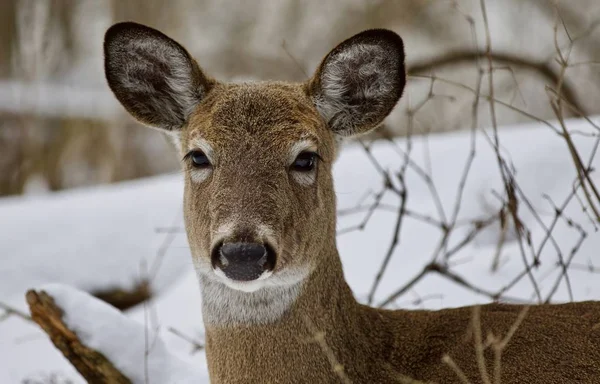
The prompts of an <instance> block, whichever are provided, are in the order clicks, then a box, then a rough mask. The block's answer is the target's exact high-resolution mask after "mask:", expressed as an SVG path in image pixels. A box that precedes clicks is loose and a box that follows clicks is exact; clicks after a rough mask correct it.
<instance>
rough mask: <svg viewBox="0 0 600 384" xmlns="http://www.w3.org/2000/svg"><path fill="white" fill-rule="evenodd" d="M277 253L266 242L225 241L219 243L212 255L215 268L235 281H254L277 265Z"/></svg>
mask: <svg viewBox="0 0 600 384" xmlns="http://www.w3.org/2000/svg"><path fill="white" fill-rule="evenodd" d="M275 260H276V258H275V253H274V252H273V250H272V248H271V247H270V246H268V245H265V244H260V243H250V242H225V243H221V244H219V245H217V246H216V247H215V248H214V250H213V252H212V256H211V262H212V265H213V268H214V269H215V270H217V269H218V270H221V271H222V272H223V274H225V276H226V277H227V278H229V279H231V280H235V281H252V280H256V279H258V278H259V277H261V276H262V275H263V274H264V273H265V272H268V271H272V270H273V268H274V267H275Z"/></svg>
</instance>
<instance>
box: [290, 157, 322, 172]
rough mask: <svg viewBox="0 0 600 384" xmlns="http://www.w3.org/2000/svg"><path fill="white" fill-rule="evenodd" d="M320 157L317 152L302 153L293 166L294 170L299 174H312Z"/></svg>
mask: <svg viewBox="0 0 600 384" xmlns="http://www.w3.org/2000/svg"><path fill="white" fill-rule="evenodd" d="M317 158H318V155H317V154H316V153H315V152H301V153H300V154H299V155H298V157H296V160H294V163H293V164H292V170H294V171H297V172H310V171H312V170H313V169H315V165H316V164H317Z"/></svg>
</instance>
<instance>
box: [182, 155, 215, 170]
mask: <svg viewBox="0 0 600 384" xmlns="http://www.w3.org/2000/svg"><path fill="white" fill-rule="evenodd" d="M186 157H188V158H189V159H191V160H192V165H193V166H194V167H195V168H206V167H210V160H208V156H206V154H205V153H204V152H202V151H191V152H190V153H188V154H187V155H186Z"/></svg>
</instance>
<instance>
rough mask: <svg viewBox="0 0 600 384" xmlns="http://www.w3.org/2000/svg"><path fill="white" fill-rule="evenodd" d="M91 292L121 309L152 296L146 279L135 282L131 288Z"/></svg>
mask: <svg viewBox="0 0 600 384" xmlns="http://www.w3.org/2000/svg"><path fill="white" fill-rule="evenodd" d="M91 294H92V296H95V297H96V298H97V299H100V300H102V301H104V302H105V303H108V304H110V305H112V306H113V307H115V308H117V309H119V310H121V311H123V310H125V309H129V308H131V307H134V306H136V305H138V304H141V303H143V302H144V301H146V300H150V298H151V297H152V291H151V289H150V284H149V283H148V281H146V280H142V281H140V282H139V283H136V285H135V286H134V287H133V288H132V289H131V290H124V289H120V288H116V289H110V290H105V291H93V292H91Z"/></svg>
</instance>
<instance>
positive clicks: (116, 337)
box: [38, 284, 208, 383]
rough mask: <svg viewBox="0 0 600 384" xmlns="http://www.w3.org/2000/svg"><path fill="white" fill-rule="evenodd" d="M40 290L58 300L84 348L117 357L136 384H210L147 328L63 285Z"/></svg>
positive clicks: (113, 360)
mask: <svg viewBox="0 0 600 384" xmlns="http://www.w3.org/2000/svg"><path fill="white" fill-rule="evenodd" d="M38 290H42V291H45V292H46V293H48V294H49V295H50V296H52V297H53V298H54V301H55V303H56V304H57V305H58V306H59V307H60V308H62V309H63V310H64V312H65V314H66V315H65V317H64V318H63V320H64V321H65V324H66V325H67V326H68V327H69V329H71V330H73V331H75V333H77V335H78V336H79V338H80V339H81V341H82V342H83V343H84V345H86V346H88V347H91V348H93V349H95V350H97V351H99V352H101V353H102V354H103V355H104V356H111V357H113V359H112V360H111V362H112V363H113V364H114V366H115V367H116V368H117V369H119V370H120V371H121V372H122V373H123V374H125V376H127V377H128V378H129V379H131V381H132V382H134V383H144V382H147V381H146V380H151V381H152V382H155V383H199V382H201V380H202V381H204V382H208V379H207V377H206V375H202V374H201V373H200V372H199V371H198V370H197V369H196V368H194V366H193V365H191V364H186V363H184V362H183V361H182V360H180V359H179V358H178V357H176V356H175V355H173V354H171V353H170V352H169V351H168V349H167V347H166V346H165V344H164V342H163V341H162V339H160V338H156V339H150V338H149V337H148V336H147V335H148V332H147V330H146V327H145V326H144V325H143V324H140V323H138V322H136V321H134V320H131V319H130V318H128V317H127V316H124V315H123V314H122V313H121V312H120V311H119V310H117V309H115V308H113V307H112V306H110V305H108V304H106V303H104V302H102V301H100V300H98V299H96V298H94V297H93V296H91V295H89V294H87V293H85V292H82V291H79V290H77V289H74V288H72V287H69V286H66V285H63V284H49V285H45V286H42V287H39V288H38ZM90 319H94V320H93V321H90ZM123 340H127V342H126V343H124V342H123ZM115 357H117V358H115ZM150 378H151V379H150Z"/></svg>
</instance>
